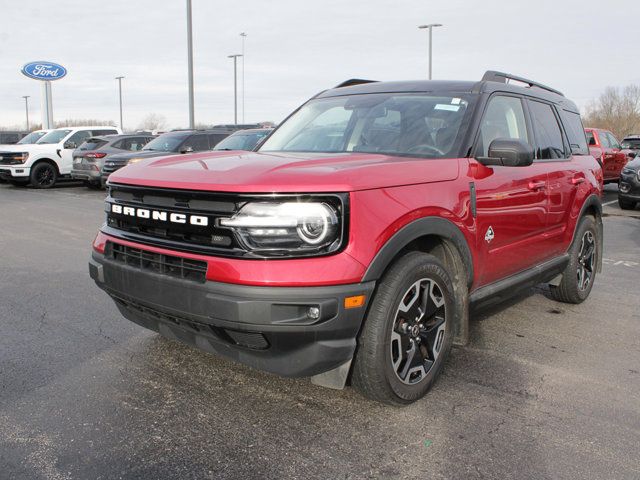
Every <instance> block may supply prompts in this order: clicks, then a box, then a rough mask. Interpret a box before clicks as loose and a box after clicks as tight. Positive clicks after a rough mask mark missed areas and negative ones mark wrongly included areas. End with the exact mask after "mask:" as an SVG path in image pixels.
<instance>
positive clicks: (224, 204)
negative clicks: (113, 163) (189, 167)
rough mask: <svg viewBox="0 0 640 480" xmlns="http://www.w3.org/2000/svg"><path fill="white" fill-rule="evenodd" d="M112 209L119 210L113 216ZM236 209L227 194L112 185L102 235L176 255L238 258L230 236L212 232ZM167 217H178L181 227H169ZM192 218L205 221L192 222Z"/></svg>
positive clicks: (175, 224) (172, 224)
mask: <svg viewBox="0 0 640 480" xmlns="http://www.w3.org/2000/svg"><path fill="white" fill-rule="evenodd" d="M113 206H117V207H118V208H121V210H118V212H114V210H113ZM238 208H239V206H238V200H237V198H234V197H233V196H230V195H228V194H215V193H209V192H195V191H188V190H168V189H158V188H146V187H129V186H124V185H111V186H110V191H109V197H107V209H106V210H107V224H106V227H107V228H106V229H105V230H104V231H105V233H107V234H109V235H113V236H117V237H121V238H125V239H127V240H131V241H135V242H138V243H145V244H148V245H156V246H161V247H165V248H171V249H175V250H182V251H187V252H196V253H204V254H214V255H223V256H241V255H243V254H244V253H245V251H244V250H242V249H241V248H240V245H239V244H238V242H237V240H236V239H235V238H234V236H233V234H232V232H231V231H230V230H228V229H222V228H218V227H217V226H216V220H217V219H218V218H220V217H230V216H232V215H233V214H234V213H235V212H236V211H237V209H238ZM140 209H142V210H143V211H144V212H143V213H144V215H143V216H140V215H139V212H140ZM133 212H135V214H133ZM147 212H148V213H147ZM155 215H159V216H155ZM172 215H179V216H181V218H186V221H184V222H182V223H179V222H174V221H171V216H172ZM182 216H184V217H182ZM145 217H146V218H145ZM194 217H197V219H200V220H203V219H204V220H206V221H205V222H204V223H203V222H192V221H191V220H192V219H193V218H194Z"/></svg>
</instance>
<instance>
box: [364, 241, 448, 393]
mask: <svg viewBox="0 0 640 480" xmlns="http://www.w3.org/2000/svg"><path fill="white" fill-rule="evenodd" d="M455 308H457V307H456V302H454V298H453V286H452V283H451V279H450V276H449V274H448V272H447V270H446V268H445V267H444V265H443V264H442V263H441V262H440V260H438V259H437V258H436V257H434V256H433V255H428V254H426V253H421V252H411V253H408V254H406V255H405V256H403V257H401V258H400V259H399V260H397V261H396V263H395V264H394V265H393V266H392V267H391V268H390V269H389V270H388V271H387V273H385V275H384V277H383V278H382V280H381V281H380V283H379V285H378V288H377V291H376V293H375V296H374V297H373V301H372V303H371V306H370V310H369V313H368V314H367V318H366V320H365V323H364V326H363V329H362V332H361V334H360V338H359V340H358V351H357V353H356V356H355V359H354V367H353V385H354V386H355V387H356V388H357V389H358V390H359V391H360V392H362V393H363V394H364V395H365V396H367V397H369V398H371V399H373V400H377V401H380V402H384V403H388V404H394V405H406V404H409V403H412V402H414V401H416V400H418V399H420V398H421V397H423V396H424V395H425V394H426V393H427V392H428V391H429V389H430V388H431V386H432V385H433V383H434V382H435V380H436V378H437V377H438V375H439V374H440V371H441V370H442V366H443V364H444V362H445V359H446V358H447V355H448V354H449V350H450V349H451V344H452V341H453V320H452V319H453V318H456V315H455V311H454V310H455Z"/></svg>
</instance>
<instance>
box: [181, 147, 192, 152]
mask: <svg viewBox="0 0 640 480" xmlns="http://www.w3.org/2000/svg"><path fill="white" fill-rule="evenodd" d="M180 153H193V147H184V148H183V149H182V150H180Z"/></svg>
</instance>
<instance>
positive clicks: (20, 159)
mask: <svg viewBox="0 0 640 480" xmlns="http://www.w3.org/2000/svg"><path fill="white" fill-rule="evenodd" d="M28 158H29V152H20V153H16V154H15V155H11V156H8V155H7V157H6V159H7V160H8V161H6V162H4V163H5V164H6V165H20V164H22V163H24V162H26V161H27V159H28Z"/></svg>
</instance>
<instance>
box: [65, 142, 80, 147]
mask: <svg viewBox="0 0 640 480" xmlns="http://www.w3.org/2000/svg"><path fill="white" fill-rule="evenodd" d="M62 148H78V145H76V142H64V145H63V146H62Z"/></svg>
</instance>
